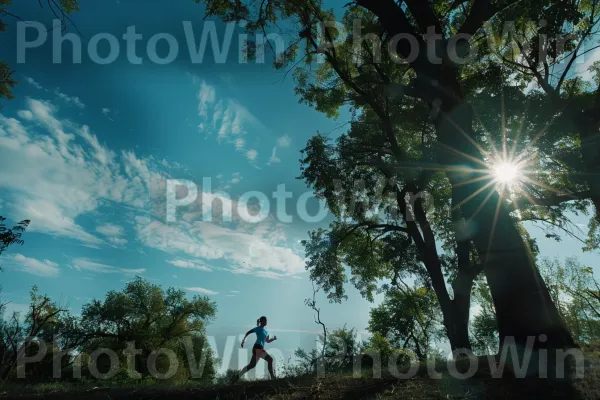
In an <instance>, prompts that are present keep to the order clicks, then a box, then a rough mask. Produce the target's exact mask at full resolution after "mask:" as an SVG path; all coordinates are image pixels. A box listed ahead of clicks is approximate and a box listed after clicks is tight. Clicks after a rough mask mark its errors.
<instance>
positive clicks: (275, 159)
mask: <svg viewBox="0 0 600 400" xmlns="http://www.w3.org/2000/svg"><path fill="white" fill-rule="evenodd" d="M280 162H281V160H280V159H279V157H277V147H273V151H272V152H271V158H269V162H268V163H267V165H271V164H276V163H280Z"/></svg>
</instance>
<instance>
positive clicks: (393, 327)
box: [368, 285, 444, 361]
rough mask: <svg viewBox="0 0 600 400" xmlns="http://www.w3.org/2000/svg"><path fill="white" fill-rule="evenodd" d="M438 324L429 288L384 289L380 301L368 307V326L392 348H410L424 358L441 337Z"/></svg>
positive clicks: (440, 328)
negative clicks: (376, 304) (385, 290)
mask: <svg viewBox="0 0 600 400" xmlns="http://www.w3.org/2000/svg"><path fill="white" fill-rule="evenodd" d="M442 327H443V325H442V324H441V315H440V312H439V307H438V305H437V299H436V297H435V294H434V293H433V291H431V290H428V289H426V288H421V287H414V288H413V287H409V286H408V285H406V287H405V288H404V289H403V290H396V291H389V292H387V293H386V294H385V298H384V300H383V302H382V303H381V304H380V305H378V306H377V307H374V308H373V309H371V312H370V319H369V328H368V330H369V331H370V332H371V333H372V334H378V335H381V336H382V337H383V338H385V339H387V340H388V341H389V342H390V344H391V345H392V347H393V348H397V349H408V350H411V351H412V352H413V353H414V354H415V355H416V357H417V359H419V360H421V361H424V360H427V359H428V355H429V353H430V352H431V351H432V349H434V348H435V343H436V342H437V341H439V340H440V339H441V338H443V336H444V332H443V328H442Z"/></svg>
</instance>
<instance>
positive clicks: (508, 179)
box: [493, 162, 521, 185]
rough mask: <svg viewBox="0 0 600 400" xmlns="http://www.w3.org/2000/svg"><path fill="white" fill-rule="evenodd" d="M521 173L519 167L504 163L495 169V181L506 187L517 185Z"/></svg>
mask: <svg viewBox="0 0 600 400" xmlns="http://www.w3.org/2000/svg"><path fill="white" fill-rule="evenodd" d="M520 172H521V171H520V168H519V165H517V164H515V163H511V162H502V163H499V164H498V165H496V166H494V168H493V176H494V179H495V180H496V181H497V182H499V183H502V184H505V185H510V184H513V183H516V182H517V181H518V180H519V175H520Z"/></svg>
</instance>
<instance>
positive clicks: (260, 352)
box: [232, 316, 277, 383]
mask: <svg viewBox="0 0 600 400" xmlns="http://www.w3.org/2000/svg"><path fill="white" fill-rule="evenodd" d="M256 325H257V326H256V328H252V329H250V330H249V331H248V332H246V336H244V339H242V347H244V342H245V341H246V338H247V337H248V335H250V334H252V333H256V342H255V343H254V346H253V347H252V359H251V360H250V364H248V365H246V366H245V367H244V368H243V369H242V370H241V371H240V374H239V375H238V376H237V377H236V378H235V379H234V380H233V382H232V383H235V382H237V380H238V379H240V378H241V377H242V375H244V374H245V373H246V372H248V371H250V370H251V369H252V368H254V367H256V363H257V362H258V360H259V359H260V358H264V359H265V361H266V362H267V363H268V366H269V374H270V375H271V379H275V374H274V373H273V358H272V357H271V356H270V355H269V353H267V352H266V351H265V343H271V342H273V341H275V340H277V336H273V339H271V338H270V337H269V331H268V330H267V329H266V328H265V327H266V326H267V317H264V316H263V317H260V318H259V319H257V320H256Z"/></svg>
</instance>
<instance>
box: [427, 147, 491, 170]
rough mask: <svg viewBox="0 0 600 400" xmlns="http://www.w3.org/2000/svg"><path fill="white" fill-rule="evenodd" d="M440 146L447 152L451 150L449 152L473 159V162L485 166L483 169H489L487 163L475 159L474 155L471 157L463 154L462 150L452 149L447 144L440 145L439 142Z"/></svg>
mask: <svg viewBox="0 0 600 400" xmlns="http://www.w3.org/2000/svg"><path fill="white" fill-rule="evenodd" d="M438 146H440V147H442V148H444V149H446V150H449V151H451V152H453V153H456V154H459V155H461V156H463V157H465V158H468V159H471V160H472V161H475V162H476V163H478V164H481V165H483V167H485V168H487V167H488V164H486V163H485V161H482V160H480V159H478V158H476V157H473V156H472V155H469V154H467V153H465V152H462V151H460V150H457V149H455V148H454V147H451V146H448V145H445V144H443V143H439V142H438Z"/></svg>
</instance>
